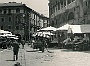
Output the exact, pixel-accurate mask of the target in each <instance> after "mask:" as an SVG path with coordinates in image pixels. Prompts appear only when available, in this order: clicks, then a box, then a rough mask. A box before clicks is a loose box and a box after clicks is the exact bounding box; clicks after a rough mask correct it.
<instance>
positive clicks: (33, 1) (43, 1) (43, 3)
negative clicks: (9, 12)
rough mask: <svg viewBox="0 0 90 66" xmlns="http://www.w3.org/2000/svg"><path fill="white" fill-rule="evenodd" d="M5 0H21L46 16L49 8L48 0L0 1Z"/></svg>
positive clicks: (0, 1)
mask: <svg viewBox="0 0 90 66" xmlns="http://www.w3.org/2000/svg"><path fill="white" fill-rule="evenodd" d="M7 2H19V3H20V2H22V3H23V4H26V5H27V6H28V7H30V8H31V9H33V10H35V11H37V12H39V13H40V14H44V15H45V16H47V17H48V14H49V12H48V11H49V9H48V0H0V3H7Z"/></svg>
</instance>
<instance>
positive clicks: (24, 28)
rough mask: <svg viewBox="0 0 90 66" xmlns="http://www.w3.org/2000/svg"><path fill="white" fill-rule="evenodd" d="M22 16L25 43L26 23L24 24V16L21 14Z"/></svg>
mask: <svg viewBox="0 0 90 66" xmlns="http://www.w3.org/2000/svg"><path fill="white" fill-rule="evenodd" d="M22 16H23V21H22V25H23V31H24V39H25V41H26V23H25V14H23V15H22Z"/></svg>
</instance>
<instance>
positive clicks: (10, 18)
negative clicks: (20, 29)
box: [1, 17, 12, 22]
mask: <svg viewBox="0 0 90 66" xmlns="http://www.w3.org/2000/svg"><path fill="white" fill-rule="evenodd" d="M8 21H9V22H11V21H12V17H8ZM1 22H5V18H4V17H1Z"/></svg>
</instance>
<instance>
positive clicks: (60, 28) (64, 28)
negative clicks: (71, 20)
mask: <svg viewBox="0 0 90 66" xmlns="http://www.w3.org/2000/svg"><path fill="white" fill-rule="evenodd" d="M69 26H70V25H69V24H65V25H64V26H62V27H59V28H57V30H68V27H69Z"/></svg>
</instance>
